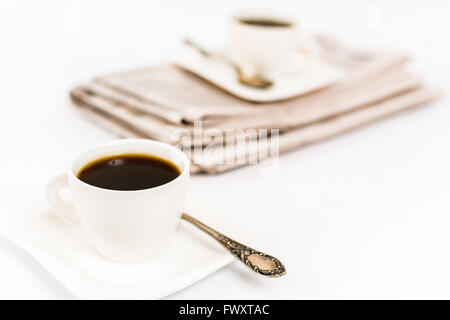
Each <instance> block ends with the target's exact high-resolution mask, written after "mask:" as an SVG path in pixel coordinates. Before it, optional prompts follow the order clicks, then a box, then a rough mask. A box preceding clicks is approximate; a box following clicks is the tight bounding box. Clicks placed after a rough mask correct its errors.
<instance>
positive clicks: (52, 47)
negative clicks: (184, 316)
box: [0, 0, 450, 299]
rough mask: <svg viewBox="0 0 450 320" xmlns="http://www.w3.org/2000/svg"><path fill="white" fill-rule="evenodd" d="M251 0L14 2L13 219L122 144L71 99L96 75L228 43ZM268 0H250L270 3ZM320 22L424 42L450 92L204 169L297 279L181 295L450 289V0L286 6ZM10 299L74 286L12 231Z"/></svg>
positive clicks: (378, 38) (230, 281)
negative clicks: (85, 155) (100, 148)
mask: <svg viewBox="0 0 450 320" xmlns="http://www.w3.org/2000/svg"><path fill="white" fill-rule="evenodd" d="M242 3H243V1H220V2H219V1H167V0H164V1H162V0H161V1H130V0H127V1H2V2H1V3H0V112H1V115H0V137H1V138H0V139H1V145H0V148H1V157H0V161H1V162H0V188H1V189H0V194H1V198H0V199H1V201H0V222H1V223H2V224H6V223H9V222H10V221H12V220H13V219H15V218H17V217H21V216H27V215H32V214H34V213H36V212H37V211H38V210H41V209H42V208H45V207H46V206H47V204H46V201H45V197H44V190H45V185H46V183H47V181H48V180H49V179H50V178H51V177H52V176H53V175H54V174H55V173H58V172H60V171H62V170H63V168H64V167H65V164H66V163H67V161H68V159H69V158H70V157H71V156H72V155H74V154H75V153H76V152H77V151H78V150H80V149H81V148H83V147H86V146H88V145H91V144H93V143H97V142H100V141H106V140H110V139H113V138H114V137H113V136H112V135H111V134H109V133H108V132H105V131H103V130H102V129H100V128H97V127H96V126H94V125H92V124H91V123H88V122H86V121H85V120H84V119H83V118H81V117H80V116H79V115H78V113H77V112H76V110H74V109H73V107H72V106H71V104H70V102H69V99H68V91H69V89H70V88H72V87H73V86H74V85H76V84H78V83H80V82H83V81H87V80H89V79H90V78H91V77H93V76H96V75H99V74H104V73H109V72H115V71H120V70H126V69H128V68H136V67H140V66H146V65H149V64H153V63H157V62H159V61H166V60H168V59H169V58H170V56H171V55H172V54H173V53H174V50H175V49H176V47H177V46H178V44H179V41H180V39H181V37H182V36H184V35H190V36H192V37H194V38H195V39H197V40H199V41H201V43H203V44H206V45H210V46H214V45H220V44H223V43H224V42H225V41H226V35H227V23H228V17H229V15H230V13H231V12H232V11H233V10H235V9H237V8H239V7H240V6H241V5H242ZM262 3H266V1H261V0H257V1H246V2H245V7H254V6H256V5H260V4H262ZM264 6H269V7H276V8H277V9H279V10H281V11H287V12H290V13H291V14H294V15H297V16H298V17H299V18H300V20H301V21H302V22H303V24H304V25H306V26H308V27H309V29H311V30H314V31H321V32H326V33H330V34H332V35H335V36H337V37H338V38H340V39H342V40H344V41H347V42H349V43H352V44H354V45H359V46H363V47H370V48H384V49H390V50H397V51H401V52H406V53H410V54H411V56H412V57H413V60H412V62H411V65H410V69H412V70H414V71H415V72H416V73H418V74H420V75H421V76H422V77H423V79H424V81H426V82H427V83H429V84H431V85H433V86H437V87H440V88H441V89H442V90H443V92H444V96H443V98H442V99H440V100H439V101H437V102H436V103H432V104H431V105H429V106H427V107H426V108H420V109H417V110H414V111H411V112H407V113H403V114H401V115H398V116H395V117H392V118H390V119H387V120H384V121H382V122H379V123H375V124H373V125H370V126H367V127H365V128H362V129H359V130H356V131H353V132H351V133H348V134H344V135H341V136H339V137H337V138H334V139H331V140H328V141H326V142H323V143H319V144H316V145H313V146H309V147H307V148H304V149H301V150H298V151H296V152H292V153H289V154H286V155H283V156H282V157H281V159H280V165H279V170H278V171H277V172H276V173H275V174H273V175H262V174H261V170H260V167H259V166H251V167H248V168H244V169H240V170H237V171H233V172H230V173H226V174H223V175H219V176H195V177H193V179H192V184H191V194H192V197H193V198H194V199H198V201H204V202H205V203H207V204H208V205H210V206H220V207H221V208H222V209H223V210H226V211H227V212H228V213H229V217H230V219H234V220H236V221H237V222H243V223H246V224H247V226H248V228H252V229H260V230H262V231H264V233H265V235H266V236H265V241H264V243H263V244H262V245H261V246H260V247H261V248H263V249H264V250H265V251H267V252H271V253H273V254H274V255H276V256H278V257H280V258H282V260H283V261H284V262H285V264H286V266H287V269H288V274H287V275H286V276H285V277H283V278H280V279H276V280H272V279H262V278H259V277H256V276H253V275H252V274H250V273H248V272H247V270H245V269H244V268H243V267H242V266H241V265H240V264H239V263H238V262H235V263H233V264H231V265H229V266H227V267H226V268H224V269H222V270H220V271H219V272H217V273H215V274H213V275H211V276H209V277H207V278H205V279H203V280H202V281H200V282H198V283H196V284H194V285H193V286H191V287H189V288H187V289H185V290H182V291H181V292H178V293H176V294H174V295H172V296H170V298H178V299H182V298H188V299H197V298H199V299H200V298H210V299H216V298H217V299H219V298H221V299H231V298H235V299H241V298H248V299H253V298H255V299H256V298H258V299H259V298H261V299H263V298H267V299H270V298H274V299H281V298H287V299H293V298H297V299H298V298H307V299H310V298H450V290H449V288H450V247H449V244H450V232H449V230H450V206H449V202H450V201H449V199H450V186H449V184H450V170H449V163H450V144H449V142H450V110H449V108H448V104H449V100H448V97H446V96H445V93H446V91H448V89H449V83H450V75H449V71H450V70H449V69H450V63H449V61H448V59H449V57H450V46H449V40H448V39H449V38H448V30H450V18H449V12H450V2H448V1H444V0H442V1H437V0H435V1H406V0H405V1H395V2H394V1H387V0H385V1H298V0H296V1H281V0H278V1H274V2H273V3H267V4H264ZM0 271H1V272H0V298H42V299H49V298H53V299H55V298H56V299H70V298H73V296H72V295H71V294H70V293H69V292H68V291H66V290H65V289H64V288H63V287H62V286H61V285H59V284H58V283H57V282H56V280H54V279H53V278H52V277H51V276H50V275H48V274H47V272H46V271H45V270H44V269H43V268H42V267H40V266H39V265H38V264H37V263H36V262H35V261H34V260H33V259H32V258H30V257H28V256H27V255H26V254H25V253H23V252H22V251H20V250H18V249H16V248H15V247H13V246H12V245H10V244H9V243H8V242H6V241H5V240H3V239H0Z"/></svg>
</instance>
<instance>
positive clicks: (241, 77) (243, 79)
mask: <svg viewBox="0 0 450 320" xmlns="http://www.w3.org/2000/svg"><path fill="white" fill-rule="evenodd" d="M184 43H185V44H187V45H188V46H191V47H192V48H195V49H196V50H197V51H198V52H200V54H201V55H203V56H204V57H208V58H214V59H218V60H222V61H224V62H226V63H228V64H230V65H232V66H233V68H234V70H236V74H237V78H238V81H239V82H240V83H241V84H243V85H246V86H249V87H252V88H256V89H267V88H269V87H271V86H272V85H273V82H272V81H270V80H268V79H266V78H264V77H263V76H262V75H260V74H253V73H252V74H247V73H245V72H244V71H243V70H242V68H241V67H239V66H238V65H237V64H235V63H233V62H231V61H229V60H228V59H225V58H224V57H222V56H218V55H213V54H212V53H210V52H209V51H207V50H205V49H203V48H202V47H200V46H199V45H197V44H196V43H194V42H192V41H191V40H189V39H184Z"/></svg>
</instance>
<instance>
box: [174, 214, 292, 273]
mask: <svg viewBox="0 0 450 320" xmlns="http://www.w3.org/2000/svg"><path fill="white" fill-rule="evenodd" d="M181 218H182V219H184V220H186V221H188V222H190V223H192V224H193V225H194V226H196V227H197V228H199V229H200V230H202V231H203V232H205V233H207V234H209V235H210V236H211V237H213V238H214V239H216V240H217V241H218V242H219V243H220V244H221V245H222V246H223V247H225V249H227V250H228V251H229V252H230V253H231V254H232V255H234V256H235V257H236V258H237V259H238V260H240V261H241V262H243V263H244V264H245V265H246V266H247V267H249V268H250V269H251V270H252V271H254V272H256V273H259V274H260V275H263V276H266V277H281V276H282V275H284V274H285V273H286V269H285V268H284V266H283V264H282V263H281V261H280V260H278V259H277V258H274V257H272V256H269V255H268V254H265V253H262V252H259V251H257V250H255V249H252V248H250V247H247V246H246V245H244V244H242V243H239V242H237V241H234V240H233V239H230V238H228V237H227V236H225V235H223V234H221V233H220V232H218V231H216V230H214V229H213V228H210V227H208V226H207V225H205V224H204V223H202V222H200V221H198V220H197V219H195V218H193V217H191V216H190V215H188V214H186V213H183V214H182V215H181Z"/></svg>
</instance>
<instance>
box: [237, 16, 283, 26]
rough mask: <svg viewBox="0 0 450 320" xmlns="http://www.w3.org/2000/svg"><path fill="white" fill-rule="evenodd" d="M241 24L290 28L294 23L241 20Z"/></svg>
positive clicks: (274, 20)
mask: <svg viewBox="0 0 450 320" xmlns="http://www.w3.org/2000/svg"><path fill="white" fill-rule="evenodd" d="M239 22H241V23H243V24H247V25H251V26H255V27H270V28H288V27H291V26H292V23H290V22H288V21H282V20H277V19H269V18H241V19H239Z"/></svg>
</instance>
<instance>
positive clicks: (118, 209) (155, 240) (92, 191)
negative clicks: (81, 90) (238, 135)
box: [47, 139, 189, 263]
mask: <svg viewBox="0 0 450 320" xmlns="http://www.w3.org/2000/svg"><path fill="white" fill-rule="evenodd" d="M120 154H145V155H153V156H157V157H160V158H163V159H166V160H169V161H171V162H172V163H173V164H175V165H176V166H177V167H178V168H179V170H180V172H181V173H180V175H179V176H178V177H176V178H175V179H174V180H172V181H170V182H168V183H166V184H163V185H160V186H157V187H154V188H150V189H143V190H136V191H118V190H109V189H103V188H98V187H95V186H92V185H89V184H87V183H85V182H83V181H81V180H80V179H78V178H77V174H78V172H79V171H80V170H81V169H82V168H83V167H84V166H85V165H86V164H88V163H90V162H91V161H93V160H96V159H99V158H102V157H107V156H114V155H120ZM188 180H189V160H188V158H187V157H186V155H185V154H184V153H183V152H181V151H180V150H179V149H177V148H175V147H173V146H170V145H168V144H165V143H162V142H157V141H152V140H146V139H123V140H116V141H112V142H107V143H103V144H99V145H96V146H93V147H91V148H89V149H87V150H85V151H83V152H81V153H80V155H78V156H77V157H76V158H75V159H74V160H73V161H72V162H71V163H70V165H69V168H68V169H67V172H66V173H65V174H62V175H60V176H57V177H56V178H54V179H53V180H52V181H51V182H50V183H49V185H48V187H47V198H48V201H49V202H50V204H51V205H52V206H53V209H54V211H55V213H56V214H58V215H59V216H60V217H61V218H63V219H65V220H67V221H70V222H73V223H75V224H78V225H80V226H81V227H82V229H83V230H84V231H85V234H86V235H87V238H88V239H89V241H90V242H91V243H92V244H93V246H94V247H95V248H96V249H97V250H98V251H99V252H100V253H101V254H102V255H103V256H105V257H106V258H109V259H110V260H113V261H116V262H122V263H139V262H145V261H148V260H150V259H152V258H155V257H158V256H160V255H162V254H163V253H164V252H166V251H167V250H169V249H170V246H171V243H172V240H173V238H174V235H175V232H176V228H177V225H178V222H179V220H180V215H181V213H182V212H183V210H184V206H185V201H186V193H187V188H188ZM64 188H68V189H69V190H70V193H71V195H72V201H71V203H67V202H66V201H64V200H63V199H62V198H61V195H60V190H61V189H64Z"/></svg>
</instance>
